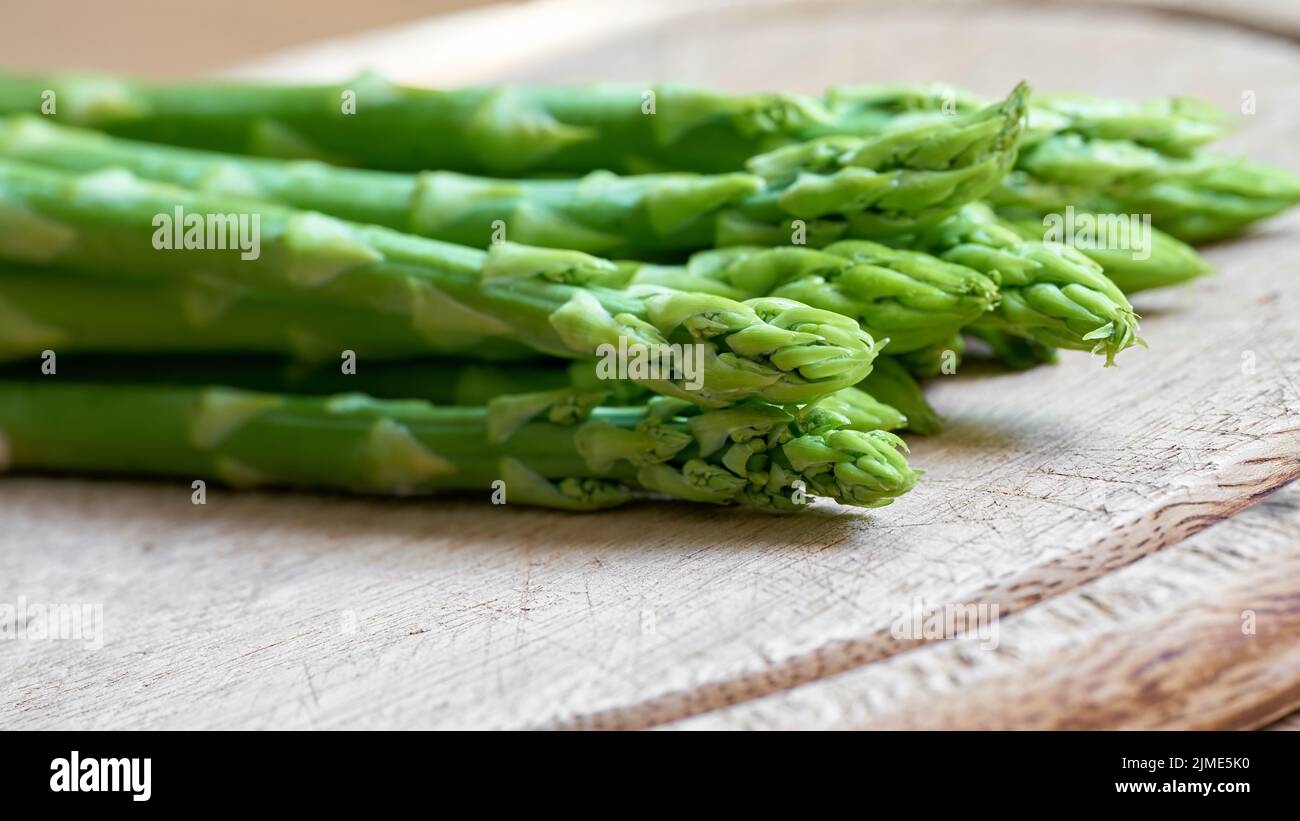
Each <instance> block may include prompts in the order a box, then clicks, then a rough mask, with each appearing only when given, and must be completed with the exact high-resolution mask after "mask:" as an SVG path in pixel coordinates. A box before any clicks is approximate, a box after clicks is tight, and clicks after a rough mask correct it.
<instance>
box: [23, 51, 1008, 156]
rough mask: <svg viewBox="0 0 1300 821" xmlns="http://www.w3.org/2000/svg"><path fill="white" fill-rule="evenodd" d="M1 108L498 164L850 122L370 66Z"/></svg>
mask: <svg viewBox="0 0 1300 821" xmlns="http://www.w3.org/2000/svg"><path fill="white" fill-rule="evenodd" d="M1018 105H1019V106H1023V102H1021V103H1020V104H1018ZM0 113H30V114H35V113H41V114H44V115H47V116H50V117H52V118H55V119H57V120H59V121H61V122H64V123H67V124H70V125H81V126H87V127H91V128H95V129H98V130H101V131H106V132H109V133H112V134H116V135H119V136H125V137H132V138H136V139H143V140H148V141H151V142H160V143H168V144H172V145H180V146H189V147H193V148H203V149H209V150H217V151H228V152H233V153H241V154H252V155H260V156H271V157H281V158H292V159H318V160H324V161H327V162H330V163H332V164H335V165H356V166H363V167H367V168H375V169H383V170H393V171H423V170H426V169H440V170H450V171H460V172H462V173H468V174H487V175H491V176H503V175H534V174H538V173H543V172H560V173H566V174H582V173H586V172H588V171H592V170H597V169H604V170H608V171H612V172H615V173H623V174H644V173H650V172H656V171H666V170H684V171H695V172H703V173H725V172H730V171H738V170H740V169H741V168H742V167H743V166H744V164H745V162H746V161H747V160H749V158H751V157H753V156H755V155H758V154H763V153H766V152H768V151H771V150H773V149H777V148H781V147H783V146H787V145H790V144H793V143H798V142H803V141H805V140H807V139H808V138H809V137H810V136H812V135H813V134H816V133H825V134H837V135H841V134H849V135H851V134H853V133H854V131H853V130H852V129H851V128H848V127H837V126H836V124H835V115H834V114H833V113H832V112H831V111H830V110H829V109H828V108H827V106H826V104H825V102H824V101H822V100H819V99H817V98H815V97H807V96H801V95H792V94H771V93H759V94H727V93H723V92H718V91H714V90H710V89H702V88H695V87H689V86H684V85H654V86H630V85H625V86H617V85H602V86H593V87H588V88H522V87H501V88H468V89H457V90H449V91H444V90H433V89H416V88H402V87H398V86H394V85H392V84H390V83H388V82H387V81H385V80H383V79H382V78H379V77H376V76H373V75H367V76H363V77H361V78H358V79H357V80H355V81H353V82H350V83H345V84H343V85H338V86H290V85H251V84H242V83H229V82H226V83H212V82H202V83H187V84H173V85H166V86H162V85H151V84H148V83H144V82H139V81H135V80H130V79H127V78H121V77H110V76H90V75H80V76H78V75H47V76H18V75H0ZM1017 117H1018V114H1017ZM923 126H924V128H926V129H931V127H932V124H923ZM944 128H945V127H941V128H940V129H939V130H943V129H944ZM932 133H934V132H932Z"/></svg>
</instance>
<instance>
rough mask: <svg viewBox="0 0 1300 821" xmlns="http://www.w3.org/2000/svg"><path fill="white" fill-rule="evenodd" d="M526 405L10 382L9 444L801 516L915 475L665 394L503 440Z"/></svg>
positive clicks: (48, 455)
mask: <svg viewBox="0 0 1300 821" xmlns="http://www.w3.org/2000/svg"><path fill="white" fill-rule="evenodd" d="M518 401H522V399H521V398H515V399H514V400H512V403H506V404H504V405H499V406H497V407H496V408H492V407H488V408H484V407H477V408H455V407H441V408H440V407H435V406H433V405H430V404H428V403H426V402H421V401H416V400H405V401H395V402H394V401H384V400H378V399H374V398H371V397H368V396H365V395H363V394H342V395H337V396H332V397H309V396H290V395H282V394H274V393H257V392H249V391H239V390H232V389H228V388H196V387H183V386H182V387H168V386H149V385H103V384H96V383H78V382H61V381H57V380H55V379H51V380H49V381H43V382H42V381H6V382H3V383H0V441H3V442H4V444H5V447H4V452H5V453H6V454H7V466H8V467H10V468H13V469H16V470H36V471H52V472H75V473H97V474H98V473H102V474H131V475H144V476H173V477H183V478H186V479H196V478H200V479H214V480H218V481H221V482H224V483H226V484H230V485H233V486H236V487H250V486H288V487H304V488H329V489H337V490H344V491H351V492H362V493H382V494H399V495H407V494H422V493H436V492H446V491H480V492H485V493H487V492H490V491H491V490H493V489H494V484H493V483H494V482H496V481H497V480H501V481H503V482H504V483H505V484H504V490H505V493H506V498H505V500H506V501H507V502H522V503H525V504H535V505H543V506H548V507H556V508H561V509H570V510H593V509H598V508H603V507H611V506H614V505H618V504H622V503H624V502H626V501H629V500H630V499H632V498H634V497H635V496H637V495H639V494H641V493H644V492H653V493H662V494H667V495H669V496H674V497H677V498H681V499H687V500H690V501H696V502H708V503H715V504H742V505H745V506H749V507H754V508H758V509H761V510H766V511H770V512H794V511H798V510H800V509H803V508H804V507H805V505H804V504H802V500H801V499H800V495H799V494H800V493H803V492H806V493H807V494H808V495H809V496H814V495H821V496H827V497H829V498H832V499H834V500H835V501H839V502H842V503H845V504H851V505H857V506H861V507H879V506H882V505H887V504H889V503H890V502H891V501H892V500H893V499H894V498H895V497H897V496H898V495H900V494H902V493H905V492H906V491H907V490H909V489H910V488H911V486H912V484H913V483H914V482H915V480H916V474H915V472H914V471H912V470H911V469H910V468H909V467H908V466H907V463H906V461H905V460H904V459H903V457H902V455H900V454H899V453H898V449H899V448H901V447H903V445H902V441H901V440H899V439H898V438H897V437H896V436H894V435H893V434H890V433H886V432H883V431H877V432H873V433H862V432H859V431H847V430H835V429H829V430H821V431H819V432H816V433H813V432H806V431H804V430H803V429H801V428H800V426H799V423H798V421H797V420H796V419H795V418H794V417H793V416H791V415H790V414H789V413H787V412H786V411H784V410H782V409H781V408H778V407H775V406H772V405H764V404H756V405H744V406H737V407H734V408H727V409H723V410H712V411H704V412H698V410H699V409H698V408H697V407H695V406H691V405H690V404H689V403H685V402H681V401H677V400H670V399H657V400H655V401H654V402H652V403H651V404H650V405H648V406H644V407H631V408H597V409H595V410H593V411H592V412H591V414H590V416H589V417H587V418H586V419H585V420H584V421H581V422H579V423H577V424H556V423H554V422H547V421H526V422H523V423H522V424H513V425H510V426H507V433H506V435H505V436H504V437H495V436H493V435H492V433H491V431H492V428H493V424H492V421H491V417H492V416H493V415H494V414H502V413H504V414H506V415H507V416H508V417H514V416H517V413H516V412H515V411H516V409H515V408H514V407H512V404H513V403H514V402H518ZM498 487H499V486H498Z"/></svg>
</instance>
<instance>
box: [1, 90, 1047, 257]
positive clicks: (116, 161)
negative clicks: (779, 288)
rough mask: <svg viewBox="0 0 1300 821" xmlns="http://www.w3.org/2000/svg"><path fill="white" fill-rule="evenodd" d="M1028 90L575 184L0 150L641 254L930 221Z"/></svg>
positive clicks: (190, 157) (479, 233)
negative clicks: (734, 165) (952, 114)
mask: <svg viewBox="0 0 1300 821" xmlns="http://www.w3.org/2000/svg"><path fill="white" fill-rule="evenodd" d="M1022 107H1023V93H1017V94H1016V95H1015V96H1013V98H1012V99H1011V100H1010V101H1008V102H1006V103H1003V104H1000V105H996V106H991V107H989V108H988V109H985V110H982V111H978V112H974V113H972V114H971V115H969V116H966V117H964V118H961V119H957V118H954V119H952V120H949V121H946V122H943V123H938V124H926V125H923V126H918V127H917V128H915V129H911V130H908V131H897V132H894V133H891V134H890V135H888V136H887V137H879V138H874V139H866V140H864V139H859V138H853V137H842V138H835V139H828V140H822V141H820V142H817V143H812V144H808V145H799V146H794V147H792V148H789V149H784V150H781V151H778V152H774V153H772V154H768V155H762V156H757V157H754V158H752V159H750V160H749V163H748V164H749V166H750V167H751V168H752V169H753V171H754V173H752V174H743V173H728V174H712V175H701V174H688V173H676V174H652V175H642V176H634V177H620V176H616V175H613V174H610V173H608V172H603V171H601V172H593V173H591V174H589V175H588V176H586V177H584V178H582V179H578V180H574V179H563V180H556V179H552V180H500V179H489V178H481V177H472V176H466V175H463V174H457V173H452V172H447V171H426V172H423V173H420V174H418V175H409V174H396V173H387V172H381V171H364V170H357V169H346V168H335V167H332V166H329V165H326V164H323V163H320V162H311V161H300V162H292V163H290V162H284V161H278V160H266V159H252V158H245V157H238V156H233V155H229V154H215V153H210V152H205V151H195V150H188V149H183V148H171V147H168V146H160V145H156V144H151V143H144V142H134V141H131V140H122V139H114V138H111V137H108V136H106V135H103V134H100V133H97V132H92V131H82V130H78V129H72V128H64V127H60V126H56V125H54V124H52V123H50V122H47V121H44V120H40V119H38V118H31V117H21V118H10V119H9V120H8V121H4V122H0V156H4V157H8V158H10V159H17V160H22V161H24V162H31V163H38V164H41V165H45V166H52V167H55V168H60V169H63V170H65V171H74V172H88V171H98V170H102V169H105V168H119V167H120V168H125V169H127V170H129V171H131V172H132V173H133V174H136V175H138V176H140V177H143V178H146V179H150V180H155V181H159V182H166V183H172V184H175V185H179V186H182V187H185V188H190V189H195V190H202V191H206V192H209V193H214V194H225V195H233V196H237V197H248V198H256V199H260V200H265V201H269V202H275V203H280V204H283V205H288V206H292V207H295V208H302V209H309V210H314V211H320V212H323V213H326V214H331V215H333V216H337V217H341V218H344V219H348V220H354V221H357V222H365V223H372V224H375V225H383V226H387V227H389V228H394V229H397V230H401V231H408V232H411V233H417V234H421V235H424V236H429V237H433V238H436V239H441V240H445V241H448V242H455V243H459V244H462V245H470V246H474V247H483V246H485V245H487V244H488V243H489V242H491V241H493V240H494V239H500V234H501V233H502V232H506V233H507V234H508V236H509V237H510V238H511V239H513V240H514V241H517V242H521V243H524V244H530V245H539V246H545V247H555V248H568V249H573V250H579V251H587V252H591V253H599V254H604V255H613V256H625V257H631V258H636V259H661V258H667V257H671V256H672V255H674V254H681V253H682V252H685V251H690V250H696V249H699V248H705V247H710V246H712V245H714V244H716V243H718V242H719V241H721V240H722V239H723V238H725V236H726V231H727V230H730V229H729V226H730V225H732V224H734V223H736V222H738V221H739V222H742V223H744V224H748V225H751V226H761V227H763V228H764V229H766V230H770V231H776V232H778V233H780V234H783V235H784V236H786V237H789V236H791V235H792V231H793V227H792V222H793V220H795V219H801V220H805V221H806V220H812V219H816V220H820V224H821V225H823V226H824V230H837V231H839V232H844V231H846V230H849V228H848V225H847V224H846V221H848V222H851V223H852V231H853V232H854V234H855V235H857V236H871V235H875V234H880V233H888V232H893V231H897V230H900V229H901V228H906V227H913V226H915V225H916V224H918V223H921V222H925V221H932V220H934V219H935V218H937V217H940V216H944V215H946V214H948V213H951V212H952V211H954V210H956V209H957V208H958V207H960V206H961V205H962V204H963V203H965V202H967V201H969V200H971V199H974V198H975V197H978V196H981V195H982V194H984V193H987V192H988V191H989V190H991V189H992V188H993V187H994V186H995V185H996V184H997V182H998V180H999V179H1001V177H1002V176H1003V175H1004V174H1005V173H1006V171H1007V170H1008V168H1009V167H1010V164H1011V162H1012V161H1013V160H1014V158H1015V148H1016V135H1017V133H1018V131H1019V127H1020V114H1021V111H1022V110H1023V108H1022Z"/></svg>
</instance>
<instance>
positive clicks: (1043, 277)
mask: <svg viewBox="0 0 1300 821" xmlns="http://www.w3.org/2000/svg"><path fill="white" fill-rule="evenodd" d="M900 241H901V242H903V243H905V244H907V245H909V246H912V247H918V248H923V249H925V250H928V251H930V252H931V253H934V254H937V255H939V256H940V257H941V258H942V259H945V260H948V261H951V262H956V263H959V264H962V265H966V266H967V267H970V268H973V269H975V270H977V271H982V272H984V273H986V274H989V275H990V276H995V277H997V278H998V280H999V281H1000V282H1001V286H1000V293H1001V296H1002V301H1001V303H1000V304H999V305H998V308H997V310H996V311H993V312H990V313H988V314H986V315H984V316H983V317H981V318H980V320H979V321H980V323H982V324H984V325H986V326H989V327H998V328H1002V329H1004V330H1005V331H1007V332H1008V333H1012V334H1016V335H1019V336H1024V337H1030V338H1032V339H1034V340H1036V341H1038V342H1039V343H1041V344H1044V345H1047V346H1049V347H1053V348H1066V349H1075V350H1087V351H1092V352H1093V353H1096V354H1102V355H1104V356H1105V357H1106V364H1108V365H1110V364H1113V363H1114V359H1115V355H1116V354H1118V353H1119V352H1120V351H1122V350H1124V349H1125V348H1128V347H1129V346H1131V345H1133V344H1135V343H1137V342H1139V341H1140V340H1139V339H1138V336H1137V317H1136V315H1135V314H1134V312H1133V306H1132V305H1130V304H1129V301H1128V299H1127V298H1126V297H1125V296H1124V293H1123V292H1122V291H1121V290H1120V289H1119V288H1118V287H1116V285H1115V283H1113V282H1111V281H1110V280H1109V279H1108V278H1107V277H1106V276H1105V274H1104V273H1103V271H1102V268H1101V266H1100V265H1099V264H1097V263H1096V262H1094V261H1092V260H1091V259H1088V258H1087V257H1085V256H1083V255H1082V254H1080V253H1079V252H1078V251H1075V250H1074V249H1073V248H1069V247H1066V246H1064V245H1061V244H1059V243H1045V242H1036V241H1030V240H1024V239H1021V237H1020V235H1019V234H1018V233H1017V232H1016V231H1014V230H1012V229H1011V228H1009V227H1007V226H1006V225H1005V224H1003V223H1002V222H1001V221H1000V220H998V219H997V218H996V217H995V216H994V215H993V214H992V212H991V211H990V210H989V209H988V208H987V207H986V206H984V205H982V204H978V203H977V204H973V205H969V206H967V207H965V208H963V209H962V210H961V212H960V213H958V214H956V215H955V216H953V217H950V218H948V219H947V220H944V221H943V222H942V223H940V224H938V225H936V226H933V227H932V228H929V229H925V230H923V231H921V232H918V233H916V234H913V235H911V236H908V237H904V238H901V239H900Z"/></svg>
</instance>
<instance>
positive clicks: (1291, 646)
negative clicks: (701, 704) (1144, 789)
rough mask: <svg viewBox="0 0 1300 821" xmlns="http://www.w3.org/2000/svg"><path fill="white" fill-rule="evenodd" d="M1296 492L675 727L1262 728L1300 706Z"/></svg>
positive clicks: (1299, 502)
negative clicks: (940, 636) (1108, 569)
mask: <svg viewBox="0 0 1300 821" xmlns="http://www.w3.org/2000/svg"><path fill="white" fill-rule="evenodd" d="M1297 534H1300V484H1291V485H1289V486H1287V487H1286V488H1284V489H1282V490H1280V491H1278V492H1277V493H1276V494H1274V495H1273V496H1271V497H1269V498H1268V499H1266V500H1264V501H1263V502H1261V503H1260V504H1258V505H1256V506H1253V507H1251V508H1250V509H1249V510H1247V511H1245V512H1243V513H1241V514H1240V515H1238V516H1236V517H1234V518H1232V519H1228V520H1226V521H1224V522H1222V523H1220V524H1216V525H1214V526H1213V527H1211V528H1209V529H1207V530H1205V531H1204V532H1202V533H1200V534H1198V535H1196V536H1193V537H1191V538H1189V539H1187V540H1186V541H1184V542H1182V543H1180V544H1179V545H1178V546H1177V547H1175V548H1171V549H1169V550H1166V551H1163V552H1161V553H1159V554H1157V555H1155V556H1152V557H1151V558H1149V559H1147V560H1145V561H1142V562H1139V563H1137V564H1135V565H1132V566H1130V567H1128V568H1125V569H1123V570H1119V571H1116V572H1114V573H1110V574H1107V575H1106V576H1104V577H1102V578H1100V579H1098V580H1096V581H1094V582H1092V583H1089V584H1086V585H1082V586H1080V587H1079V588H1077V589H1075V590H1073V591H1070V592H1069V593H1065V594H1062V595H1060V596H1059V597H1057V598H1054V599H1052V600H1051V601H1048V602H1046V603H1044V604H1043V605H1042V606H1039V607H1036V608H1032V609H1030V610H1027V611H1024V612H1022V613H1019V614H1011V615H1009V616H1008V614H1006V613H1000V614H998V617H997V618H995V619H994V622H993V624H992V627H993V631H992V637H993V639H994V640H993V641H991V642H990V641H989V640H988V639H989V635H990V634H989V631H988V630H986V631H985V635H984V639H983V640H980V638H979V637H971V636H968V637H966V638H957V639H954V640H949V641H939V642H933V643H930V644H928V645H926V646H924V647H919V648H918V649H916V651H915V652H911V653H907V654H905V655H900V656H897V657H895V658H892V659H890V660H889V661H887V662H884V663H881V664H876V665H869V666H867V667H864V668H861V669H859V670H856V671H854V672H852V673H849V674H846V675H843V676H838V677H834V678H827V679H824V680H821V681H818V682H816V683H814V684H810V685H808V686H806V687H800V688H796V689H793V690H789V691H786V692H783V693H780V694H777V695H774V696H771V697H769V698H765V699H759V700H756V701H752V702H748V703H746V704H743V705H740V706H737V707H734V708H730V709H727V710H721V711H718V712H714V713H710V714H707V715H703V716H700V717H698V718H695V719H691V720H688V721H685V722H681V723H679V724H678V725H676V726H679V727H683V728H710V729H719V728H765V729H772V728H827V729H831V728H846V727H872V728H904V727H907V728H927V729H950V728H959V727H960V728H973V727H984V728H1038V729H1047V728H1071V729H1083V728H1089V729H1098V728H1116V727H1123V728H1161V729H1169V728H1190V727H1197V728H1202V729H1240V728H1248V727H1257V726H1260V725H1261V724H1264V723H1267V722H1268V721H1269V720H1271V719H1272V718H1274V717H1276V716H1277V715H1278V714H1281V713H1284V712H1286V711H1288V710H1291V709H1293V708H1294V707H1295V706H1296V705H1297V704H1300V693H1298V692H1297V691H1296V685H1297V682H1300V669H1297V667H1296V663H1297V653H1296V646H1297V643H1300V627H1297V625H1296V624H1295V623H1294V619H1295V610H1294V608H1295V605H1296V599H1295V597H1296V595H1297V587H1296V584H1295V578H1296V572H1297V570H1300V568H1298V567H1297V566H1296V565H1297V562H1300V539H1297Z"/></svg>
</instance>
